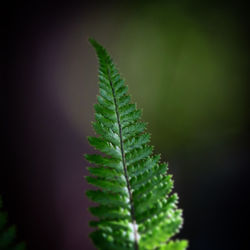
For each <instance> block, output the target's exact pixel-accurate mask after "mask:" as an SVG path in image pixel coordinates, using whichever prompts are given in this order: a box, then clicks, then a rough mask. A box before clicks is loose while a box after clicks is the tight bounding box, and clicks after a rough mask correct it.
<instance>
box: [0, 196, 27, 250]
mask: <svg viewBox="0 0 250 250" xmlns="http://www.w3.org/2000/svg"><path fill="white" fill-rule="evenodd" d="M1 210H2V199H1V196H0V249H1V250H25V249H26V247H25V244H24V243H23V242H21V243H16V228H15V226H10V227H8V226H7V223H8V221H7V213H6V212H3V211H1Z"/></svg>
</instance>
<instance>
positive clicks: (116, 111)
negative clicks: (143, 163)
mask: <svg viewBox="0 0 250 250" xmlns="http://www.w3.org/2000/svg"><path fill="white" fill-rule="evenodd" d="M108 77H109V82H110V86H111V89H112V94H113V98H114V103H115V113H116V117H117V123H118V127H119V137H120V144H121V153H122V165H123V170H124V174H125V179H126V184H127V189H128V193H129V203H130V215H131V220H132V225H133V233H134V240H135V242H134V247H135V250H138V249H139V244H138V231H137V225H136V221H135V215H134V214H135V213H134V204H133V199H132V192H131V187H130V183H129V178H128V171H127V165H126V159H125V152H124V147H123V136H122V127H121V122H120V115H119V112H118V105H117V100H116V96H115V90H114V87H113V83H112V80H111V77H110V72H109V69H108Z"/></svg>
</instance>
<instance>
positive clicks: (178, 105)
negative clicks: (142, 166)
mask: <svg viewBox="0 0 250 250" xmlns="http://www.w3.org/2000/svg"><path fill="white" fill-rule="evenodd" d="M14 13H15V16H14V17H13V19H12V22H14V24H15V25H16V27H17V29H16V31H15V32H14V33H13V34H14V36H13V37H12V39H13V40H12V43H10V51H11V52H9V54H8V56H9V58H11V61H12V62H14V64H15V67H14V68H13V67H12V68H11V70H10V72H11V75H12V84H11V85H10V86H11V88H10V90H9V91H10V93H11V96H12V98H11V99H10V102H9V103H10V105H9V106H8V108H9V110H10V111H13V113H12V115H10V118H9V119H8V120H7V121H8V129H7V130H8V131H9V133H7V134H6V136H7V138H6V141H8V145H9V154H10V155H11V157H13V155H14V158H13V162H12V167H11V168H10V167H8V166H6V167H5V175H4V176H5V177H3V178H2V190H3V191H4V198H5V202H6V206H7V207H8V208H9V210H10V212H11V211H12V214H13V215H12V219H13V221H17V224H18V225H19V228H20V231H21V236H22V237H23V238H24V239H27V240H26V241H27V242H28V245H29V246H30V249H31V250H32V249H35V250H39V249H47V250H49V249H53V250H55V249H56V250H57V249H60V250H80V249H94V248H93V245H92V244H91V242H90V240H89V238H88V233H89V232H90V231H91V229H90V228H89V226H88V221H89V219H90V218H91V215H90V214H89V213H88V212H87V208H88V207H89V206H90V205H91V203H90V201H88V200H87V198H86V197H84V191H85V190H86V189H87V188H89V186H88V185H87V183H85V181H84V180H83V178H82V176H83V175H87V171H86V166H88V165H87V164H88V163H87V162H84V160H83V159H82V158H81V155H82V154H83V153H87V152H92V151H93V150H92V149H91V147H90V146H89V145H88V143H87V140H86V136H87V135H93V134H94V132H93V130H92V128H91V121H93V120H94V108H93V104H94V103H96V95H97V93H98V87H97V68H98V65H97V59H96V57H95V53H94V51H93V49H92V48H91V46H90V45H89V44H88V42H87V39H88V37H93V38H95V39H96V40H97V41H99V42H100V43H101V44H103V46H104V47H106V48H107V50H108V51H109V52H110V54H111V55H112V57H113V59H114V61H115V63H116V64H117V65H118V68H119V69H120V73H121V75H122V76H123V77H124V78H125V80H126V83H127V84H128V86H129V93H130V94H131V95H132V99H133V101H134V102H136V103H137V106H138V107H139V108H142V109H143V120H144V121H146V122H148V131H149V132H150V133H151V134H152V144H153V145H154V146H155V152H157V153H161V154H162V158H163V160H165V161H169V163H170V172H171V173H173V174H174V180H175V190H176V191H177V192H178V193H179V195H180V207H181V208H183V209H184V220H185V222H184V227H183V229H182V230H181V233H180V235H179V236H178V237H181V238H187V239H189V241H190V248H189V249H190V250H201V249H202V250H211V249H213V250H222V249H227V250H230V249H232V250H236V249H237V250H238V249H239V250H241V249H242V250H245V249H247V246H248V243H247V241H248V240H247V239H248V238H247V237H244V235H245V234H246V230H245V227H246V226H247V222H246V219H245V217H246V214H247V213H248V206H247V198H248V197H249V192H248V188H247V186H248V185H247V183H248V180H247V176H248V174H249V170H248V165H249V159H248V149H249V147H248V142H249V113H248V111H249V105H248V104H249V101H248V90H249V85H248V84H249V71H248V60H249V59H248V58H249V50H248V44H249V39H248V37H247V35H248V33H247V27H248V18H247V17H248V13H247V8H246V6H244V5H242V4H241V3H240V2H239V3H237V4H236V3H230V2H226V1H209V2H208V1H207V2H200V1H184V0H183V1H127V2H102V3H101V2H98V1H91V2H87V1H85V2H74V1H71V2H67V3H62V2H60V3H59V2H58V3H56V2H55V3H54V2H53V3H49V4H47V3H46V4H44V3H43V4H37V5H36V4H33V5H29V4H26V5H24V6H23V5H17V6H16V7H15V12H14ZM11 34H12V33H11ZM13 86H14V87H13ZM13 88H14V89H15V91H14V92H13ZM13 121H14V122H13ZM16 124H18V126H17V125H16ZM13 173H14V178H13ZM16 186H18V187H19V189H18V190H17V189H16ZM40 197H42V198H43V201H42V202H41V200H40ZM8 199H9V201H8ZM23 214H24V215H25V216H23ZM24 217H25V218H26V219H24ZM27 218H28V219H27ZM32 222H33V223H32ZM34 223H35V225H36V226H34ZM30 225H32V227H31V226H30ZM32 228H33V229H35V230H32Z"/></svg>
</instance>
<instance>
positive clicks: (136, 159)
mask: <svg viewBox="0 0 250 250" xmlns="http://www.w3.org/2000/svg"><path fill="white" fill-rule="evenodd" d="M89 41H90V43H91V44H92V45H93V47H94V48H95V50H96V53H97V56H98V59H99V88H100V93H99V95H98V97H97V99H98V103H97V104H96V105H95V112H96V113H95V119H96V121H95V122H94V123H93V127H94V130H95V132H96V134H97V135H98V137H88V141H89V143H90V144H91V145H92V146H93V147H94V148H95V149H96V150H98V151H100V152H101V153H102V154H86V155H85V158H86V159H87V160H88V161H89V162H90V163H92V164H93V165H94V166H91V167H89V168H88V170H89V172H90V174H91V175H90V176H87V177H86V178H87V181H88V182H89V183H91V184H93V185H94V186H96V187H97V189H96V190H89V191H87V193H86V194H87V196H88V197H89V198H90V199H91V200H93V201H94V202H96V203H98V206H95V207H91V208H90V211H91V212H92V214H93V215H95V216H96V217H98V220H96V221H91V222H90V225H91V226H93V227H94V228H95V231H94V232H92V233H91V238H92V240H93V241H94V243H95V245H96V246H97V247H98V248H99V249H104V250H112V249H114V250H132V249H135V250H137V249H140V250H152V249H161V250H164V249H165V250H184V249H186V248H187V241H185V240H182V241H172V240H171V238H172V237H173V236H174V235H175V234H176V233H177V232H178V231H179V229H180V228H181V226H182V223H183V219H182V211H181V210H180V209H178V208H177V201H178V196H177V194H175V193H174V194H172V193H171V191H172V189H173V181H172V177H171V175H169V174H167V169H168V166H167V164H166V163H160V156H159V155H153V147H152V146H150V145H149V144H148V143H149V142H150V135H149V134H148V133H147V132H145V129H146V124H145V123H143V122H141V121H140V118H141V110H138V109H137V108H136V105H135V104H132V103H131V101H130V96H129V95H128V93H127V86H126V85H125V83H124V80H123V79H122V78H121V77H120V75H119V73H118V70H117V69H116V67H115V65H114V63H113V61H112V59H111V58H110V56H109V55H108V53H107V52H106V50H105V49H104V48H103V47H102V46H101V45H100V44H98V43H97V42H96V41H95V40H94V39H89Z"/></svg>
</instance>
